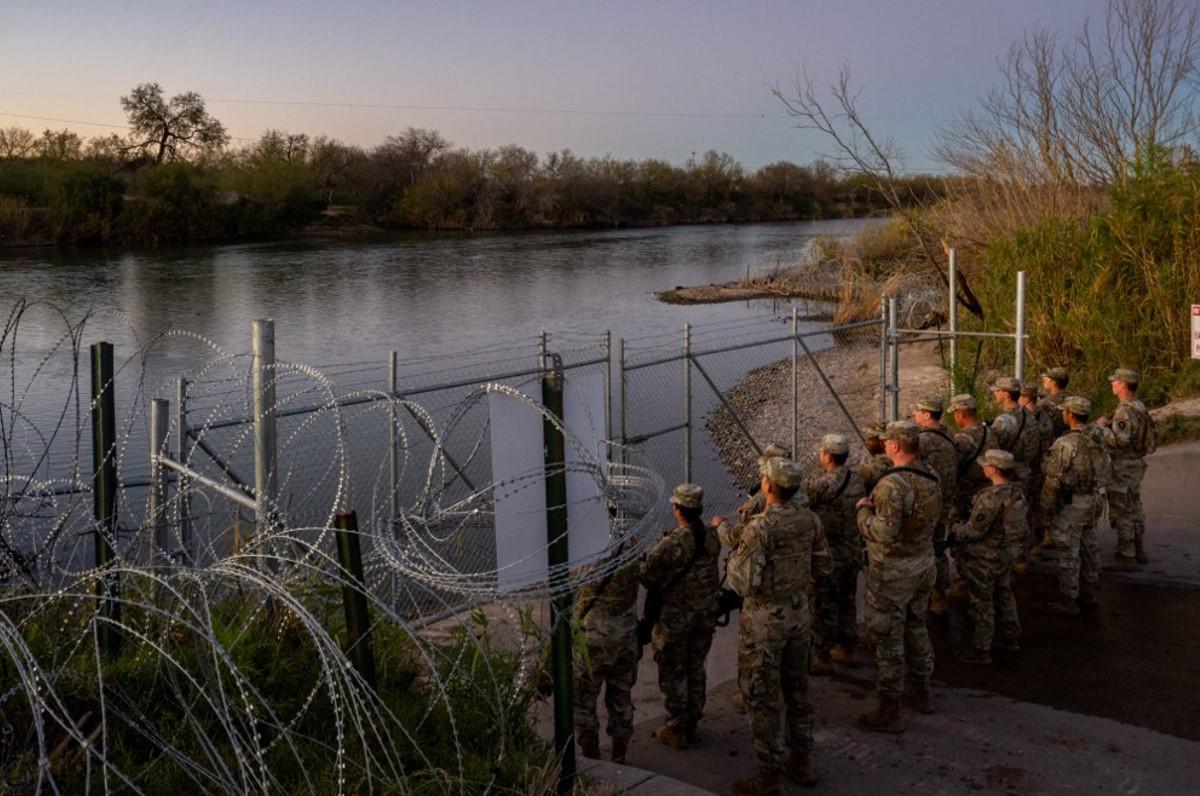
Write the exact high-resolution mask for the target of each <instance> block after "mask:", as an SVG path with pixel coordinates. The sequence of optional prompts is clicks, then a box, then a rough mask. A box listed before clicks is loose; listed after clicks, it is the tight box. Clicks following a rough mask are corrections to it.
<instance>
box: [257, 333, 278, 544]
mask: <svg viewBox="0 0 1200 796" xmlns="http://www.w3.org/2000/svg"><path fill="white" fill-rule="evenodd" d="M251 329H252V333H253V338H254V339H253V342H252V349H251V350H252V352H253V389H254V504H255V508H254V525H255V527H254V532H255V534H256V535H258V536H260V537H262V536H265V535H266V534H268V533H270V531H271V529H272V527H273V524H274V517H275V512H276V501H277V498H278V493H279V468H278V466H277V464H278V461H277V454H278V451H277V450H276V447H275V440H276V435H275V379H276V375H277V374H276V372H275V321H273V320H271V319H269V318H264V319H259V320H256V321H254V322H253V323H252V325H251ZM260 555H262V556H264V560H265V559H267V558H268V557H269V551H267V550H261V552H260Z"/></svg>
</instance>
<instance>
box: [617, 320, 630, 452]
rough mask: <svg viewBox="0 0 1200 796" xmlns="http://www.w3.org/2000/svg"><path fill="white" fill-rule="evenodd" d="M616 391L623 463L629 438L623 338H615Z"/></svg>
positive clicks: (627, 394)
mask: <svg viewBox="0 0 1200 796" xmlns="http://www.w3.org/2000/svg"><path fill="white" fill-rule="evenodd" d="M617 368H618V370H617V379H618V381H617V388H618V389H617V391H618V392H619V393H620V395H619V396H618V398H617V400H618V401H619V404H618V407H619V409H620V412H621V464H625V460H626V458H627V457H626V454H625V446H626V445H627V444H628V442H627V440H628V439H629V433H628V428H629V427H628V426H627V425H626V421H625V417H626V415H627V414H628V409H629V393H628V390H627V386H626V384H625V338H624V337H618V338H617Z"/></svg>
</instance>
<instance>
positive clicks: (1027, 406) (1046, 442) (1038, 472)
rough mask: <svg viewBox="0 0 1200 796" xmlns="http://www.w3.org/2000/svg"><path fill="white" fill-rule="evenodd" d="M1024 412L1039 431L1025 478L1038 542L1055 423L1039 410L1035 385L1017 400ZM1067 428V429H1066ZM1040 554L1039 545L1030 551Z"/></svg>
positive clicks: (1023, 390)
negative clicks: (1040, 500) (1046, 459)
mask: <svg viewBox="0 0 1200 796" xmlns="http://www.w3.org/2000/svg"><path fill="white" fill-rule="evenodd" d="M1017 403H1018V404H1019V405H1020V407H1021V409H1022V411H1024V412H1027V413H1028V414H1029V418H1028V422H1030V423H1033V424H1034V426H1036V427H1037V430H1038V446H1037V454H1036V455H1035V456H1034V457H1033V458H1032V459H1030V460H1029V473H1028V474H1027V475H1026V476H1025V481H1026V483H1025V496H1026V498H1028V503H1029V511H1028V521H1029V538H1030V539H1031V540H1034V541H1035V542H1037V541H1038V540H1041V539H1042V535H1043V530H1044V525H1045V522H1044V520H1043V518H1042V513H1041V511H1040V510H1038V500H1037V498H1038V496H1040V495H1041V494H1042V481H1043V478H1042V459H1043V458H1044V457H1045V456H1046V451H1048V450H1050V443H1052V442H1054V423H1053V422H1052V421H1051V420H1050V416H1049V414H1048V413H1046V412H1041V411H1039V410H1038V388H1037V385H1034V384H1026V385H1025V386H1024V387H1022V388H1021V397H1020V398H1018V399H1017ZM1058 414H1059V415H1060V417H1059V421H1058V422H1059V423H1062V418H1061V415H1062V412H1061V411H1060V412H1059V413H1058ZM1064 428H1065V427H1064ZM1038 552H1040V547H1039V545H1038V544H1036V543H1035V544H1034V545H1033V546H1032V548H1031V549H1030V551H1029V555H1031V556H1032V555H1037V554H1038Z"/></svg>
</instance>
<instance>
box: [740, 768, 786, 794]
mask: <svg viewBox="0 0 1200 796" xmlns="http://www.w3.org/2000/svg"><path fill="white" fill-rule="evenodd" d="M733 790H734V793H741V794H745V796H780V794H782V793H783V783H781V782H780V781H779V774H778V773H776V772H771V773H769V774H768V773H765V772H764V773H762V774H756V775H754V776H753V777H746V778H745V779H739V780H736V781H735V782H734V783H733Z"/></svg>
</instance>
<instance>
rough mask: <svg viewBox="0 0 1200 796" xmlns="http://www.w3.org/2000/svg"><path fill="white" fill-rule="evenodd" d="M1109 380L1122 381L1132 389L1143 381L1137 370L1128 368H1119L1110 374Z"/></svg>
mask: <svg viewBox="0 0 1200 796" xmlns="http://www.w3.org/2000/svg"><path fill="white" fill-rule="evenodd" d="M1108 380H1109V381H1121V382H1124V383H1126V384H1128V385H1129V386H1131V387H1136V386H1137V385H1138V382H1139V381H1141V376H1140V375H1139V374H1138V372H1137V371H1136V370H1129V369H1128V368H1117V369H1116V370H1114V371H1113V372H1112V373H1110V374H1108Z"/></svg>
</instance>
